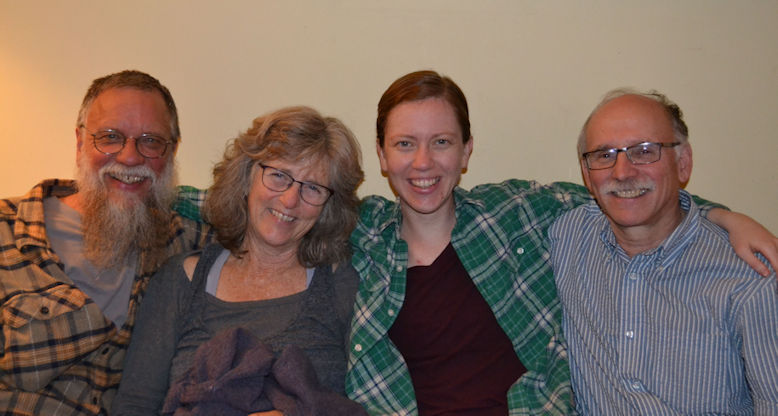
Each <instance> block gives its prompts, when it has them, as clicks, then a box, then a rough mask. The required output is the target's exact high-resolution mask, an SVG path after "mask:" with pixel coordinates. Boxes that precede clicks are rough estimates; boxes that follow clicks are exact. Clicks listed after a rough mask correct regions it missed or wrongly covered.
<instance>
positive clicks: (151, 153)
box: [81, 126, 172, 159]
mask: <svg viewBox="0 0 778 416" xmlns="http://www.w3.org/2000/svg"><path fill="white" fill-rule="evenodd" d="M81 127H82V128H83V129H84V130H85V131H86V132H87V133H89V134H90V135H91V136H92V138H93V141H92V143H94V145H95V149H97V151H98V152H100V153H103V154H106V155H115V154H117V153H119V152H121V151H122V149H124V146H125V144H127V140H129V139H132V138H134V139H135V149H136V150H137V151H138V153H140V154H141V155H142V156H143V157H145V158H147V159H157V158H160V157H162V156H165V152H167V148H168V147H169V146H170V144H171V143H172V141H170V140H168V139H166V138H164V137H162V136H158V135H156V134H141V135H140V136H130V137H127V136H126V135H125V134H124V133H122V132H120V131H118V130H114V129H106V130H100V131H97V132H95V133H92V132H90V131H89V130H87V129H86V127H85V126H81Z"/></svg>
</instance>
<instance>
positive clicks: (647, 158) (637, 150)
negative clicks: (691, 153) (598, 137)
mask: <svg viewBox="0 0 778 416" xmlns="http://www.w3.org/2000/svg"><path fill="white" fill-rule="evenodd" d="M679 144H681V143H680V142H673V143H656V142H643V143H638V144H635V145H632V146H629V147H621V148H619V147H614V148H612V149H600V150H592V151H591V152H586V153H584V154H583V155H581V157H583V159H584V160H585V161H586V167H587V168H589V170H599V169H608V168H612V167H613V166H615V165H616V158H618V156H619V153H621V152H624V154H626V155H627V159H629V161H630V162H631V163H632V164H633V165H648V164H650V163H654V162H656V161H658V160H659V159H660V158H661V157H662V148H663V147H675V146H678V145H679Z"/></svg>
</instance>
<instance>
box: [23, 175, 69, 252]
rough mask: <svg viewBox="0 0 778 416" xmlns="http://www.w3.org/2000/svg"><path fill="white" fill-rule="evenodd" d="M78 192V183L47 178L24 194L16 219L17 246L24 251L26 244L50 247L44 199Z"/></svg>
mask: <svg viewBox="0 0 778 416" xmlns="http://www.w3.org/2000/svg"><path fill="white" fill-rule="evenodd" d="M74 192H76V184H75V182H74V181H72V180H69V179H47V180H44V181H42V182H40V183H39V184H38V185H36V186H35V187H34V188H32V189H31V190H30V191H29V192H28V193H27V194H26V195H25V196H23V197H22V198H21V199H20V200H19V202H18V206H17V210H16V218H15V221H14V236H15V237H16V246H17V248H18V249H19V251H21V252H22V253H24V252H25V249H24V247H25V246H36V247H46V248H48V247H49V242H48V238H47V237H46V226H45V221H44V217H43V215H44V212H43V199H44V198H48V197H52V196H53V197H63V196H67V195H70V194H72V193H74Z"/></svg>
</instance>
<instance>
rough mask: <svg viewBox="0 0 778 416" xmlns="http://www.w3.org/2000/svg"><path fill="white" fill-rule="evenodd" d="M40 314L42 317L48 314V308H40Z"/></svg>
mask: <svg viewBox="0 0 778 416" xmlns="http://www.w3.org/2000/svg"><path fill="white" fill-rule="evenodd" d="M41 313H42V314H44V315H48V314H49V308H48V307H47V306H44V307H42V308H41Z"/></svg>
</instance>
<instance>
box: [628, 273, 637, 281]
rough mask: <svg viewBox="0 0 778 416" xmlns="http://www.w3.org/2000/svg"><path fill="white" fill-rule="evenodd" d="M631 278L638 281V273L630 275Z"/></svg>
mask: <svg viewBox="0 0 778 416" xmlns="http://www.w3.org/2000/svg"><path fill="white" fill-rule="evenodd" d="M629 278H630V280H637V279H638V274H637V273H630V274H629Z"/></svg>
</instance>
